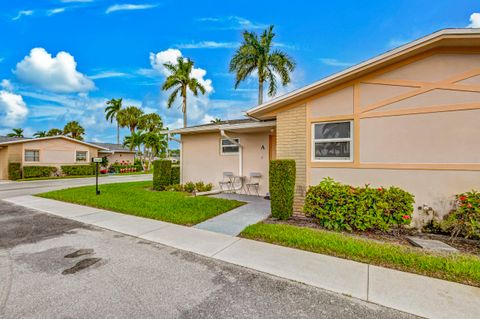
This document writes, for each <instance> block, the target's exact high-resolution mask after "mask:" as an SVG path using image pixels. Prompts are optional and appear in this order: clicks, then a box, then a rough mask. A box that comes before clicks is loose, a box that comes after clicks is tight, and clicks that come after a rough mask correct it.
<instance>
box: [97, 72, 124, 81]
mask: <svg viewBox="0 0 480 319" xmlns="http://www.w3.org/2000/svg"><path fill="white" fill-rule="evenodd" d="M125 76H128V74H127V73H123V72H115V71H105V72H100V73H98V74H95V75H90V76H89V78H90V79H92V80H96V79H107V78H119V77H125Z"/></svg>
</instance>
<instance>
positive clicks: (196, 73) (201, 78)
mask: <svg viewBox="0 0 480 319" xmlns="http://www.w3.org/2000/svg"><path fill="white" fill-rule="evenodd" d="M181 56H182V52H181V51H180V50H178V49H167V50H165V51H161V52H158V53H156V54H155V53H150V64H151V65H152V68H153V69H154V70H157V71H158V72H160V73H161V74H162V75H163V76H168V75H170V72H169V71H168V70H167V69H166V68H165V67H164V66H163V64H164V63H167V62H170V63H173V64H175V63H177V59H178V58H179V57H181ZM191 75H192V77H194V78H196V79H197V80H198V82H200V84H202V85H203V86H204V87H205V90H206V91H207V94H208V93H211V92H213V86H212V80H210V79H205V76H206V75H207V71H206V70H204V69H201V68H196V67H193V69H192V73H191Z"/></svg>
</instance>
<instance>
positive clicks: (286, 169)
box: [269, 160, 296, 219]
mask: <svg viewBox="0 0 480 319" xmlns="http://www.w3.org/2000/svg"><path fill="white" fill-rule="evenodd" d="M269 175H270V178H269V186H270V207H271V211H272V217H274V218H279V219H288V218H289V217H291V216H292V214H293V199H294V194H295V177H296V168H295V160H272V161H270V170H269Z"/></svg>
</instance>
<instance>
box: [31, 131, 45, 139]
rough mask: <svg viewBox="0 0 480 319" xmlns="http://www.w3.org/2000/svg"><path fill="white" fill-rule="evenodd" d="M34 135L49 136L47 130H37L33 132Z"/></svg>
mask: <svg viewBox="0 0 480 319" xmlns="http://www.w3.org/2000/svg"><path fill="white" fill-rule="evenodd" d="M33 136H35V137H38V138H40V137H46V136H47V131H37V132H35V133H34V134H33Z"/></svg>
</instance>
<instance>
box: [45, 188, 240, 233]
mask: <svg viewBox="0 0 480 319" xmlns="http://www.w3.org/2000/svg"><path fill="white" fill-rule="evenodd" d="M151 186H152V182H151V181H147V182H132V183H116V184H104V185H100V191H101V194H100V195H99V196H96V195H95V186H84V187H75V188H68V189H63V190H58V191H52V192H48V193H42V194H39V195H37V196H40V197H44V198H50V199H56V200H60V201H64V202H70V203H76V204H80V205H86V206H92V207H97V208H103V209H107V210H111V211H115V212H120V213H124V214H129V215H135V216H141V217H147V218H152V219H158V220H162V221H166V222H170V223H175V224H180V225H194V224H198V223H200V222H202V221H204V220H207V219H209V218H212V217H214V216H217V215H219V214H222V213H224V212H226V211H229V210H231V209H233V208H235V207H238V206H241V205H243V204H244V203H242V202H238V201H233V200H227V199H220V198H211V197H204V196H197V197H192V196H190V195H189V194H186V193H179V192H155V191H152V190H150V188H151Z"/></svg>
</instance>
